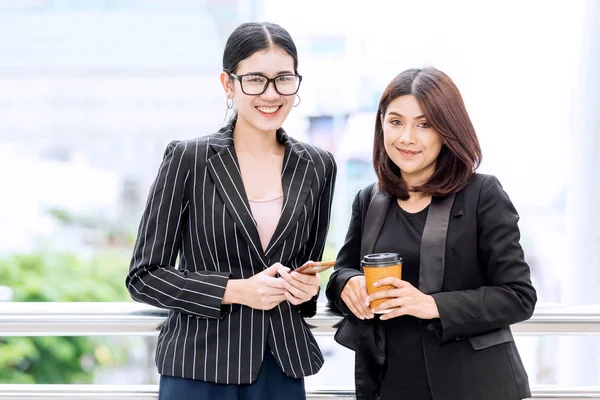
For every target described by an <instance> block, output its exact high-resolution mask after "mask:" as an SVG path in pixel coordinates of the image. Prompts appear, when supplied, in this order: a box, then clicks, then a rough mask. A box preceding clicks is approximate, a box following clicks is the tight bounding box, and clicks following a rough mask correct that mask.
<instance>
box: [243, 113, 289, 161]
mask: <svg viewBox="0 0 600 400" xmlns="http://www.w3.org/2000/svg"><path fill="white" fill-rule="evenodd" d="M233 143H234V144H235V148H236V150H238V151H249V152H252V153H255V154H257V153H258V154H265V153H278V151H277V150H278V149H279V147H280V144H279V142H277V133H276V132H275V131H261V130H258V129H256V128H254V127H251V126H248V125H247V124H244V123H243V122H242V121H241V120H239V119H238V121H237V123H236V124H235V128H234V129H233Z"/></svg>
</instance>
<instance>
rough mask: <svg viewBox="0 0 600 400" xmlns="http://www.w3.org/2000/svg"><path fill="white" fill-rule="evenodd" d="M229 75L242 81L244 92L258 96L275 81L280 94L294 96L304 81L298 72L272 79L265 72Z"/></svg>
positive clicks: (274, 83)
mask: <svg viewBox="0 0 600 400" xmlns="http://www.w3.org/2000/svg"><path fill="white" fill-rule="evenodd" d="M229 76H231V77H232V78H233V79H237V80H238V81H240V86H241V87H242V92H244V94H247V95H250V96H258V95H261V94H263V93H264V92H266V91H267V87H268V86H269V83H270V82H273V86H274V87H275V90H276V91H277V93H279V94H280V95H282V96H292V95H294V94H296V93H298V89H300V82H302V76H301V75H298V74H282V75H277V76H276V77H275V78H272V79H271V78H267V77H266V76H264V75H263V74H244V75H236V74H229Z"/></svg>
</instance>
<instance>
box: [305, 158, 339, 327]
mask: <svg viewBox="0 0 600 400" xmlns="http://www.w3.org/2000/svg"><path fill="white" fill-rule="evenodd" d="M327 155H328V158H327V159H325V168H324V171H325V174H324V177H323V189H322V190H321V191H320V195H319V196H320V197H319V200H318V201H317V202H316V204H317V209H316V210H315V214H314V217H313V223H312V224H311V227H312V230H311V233H310V236H309V237H308V240H307V242H306V244H305V248H306V249H307V251H306V253H305V254H306V257H305V259H306V260H307V261H309V260H312V261H319V260H321V258H322V257H323V251H324V250H325V242H326V239H327V233H328V231H329V223H330V220H331V204H332V201H333V192H334V188H335V180H336V178H337V165H336V163H335V159H334V158H333V155H332V154H331V153H330V152H327ZM318 298H319V293H317V295H316V296H314V297H313V298H312V299H311V300H309V301H307V302H304V303H302V304H300V306H299V312H300V315H302V316H303V317H307V318H310V317H314V316H315V314H316V313H317V299H318Z"/></svg>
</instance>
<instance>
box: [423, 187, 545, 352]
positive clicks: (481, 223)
mask: <svg viewBox="0 0 600 400" xmlns="http://www.w3.org/2000/svg"><path fill="white" fill-rule="evenodd" d="M518 220H519V215H518V214H517V211H516V210H515V207H514V206H513V204H512V202H511V201H510V199H509V198H508V195H507V194H506V192H504V190H503V189H502V186H501V185H500V182H498V180H497V179H496V178H495V177H493V176H487V177H486V178H485V179H484V181H483V182H482V185H481V189H480V193H479V201H478V206H477V230H478V235H477V246H478V256H479V263H480V267H481V268H482V270H483V273H484V275H485V277H486V282H487V286H483V287H480V288H478V289H475V290H463V291H453V292H441V293H436V294H433V298H434V299H435V302H436V305H437V307H438V310H439V313H440V322H441V325H442V341H447V340H453V339H454V338H456V337H468V336H473V335H477V334H480V333H484V332H487V331H491V330H494V329H498V328H501V327H506V326H509V325H511V324H514V323H517V322H521V321H524V320H526V319H529V318H530V317H531V315H532V314H533V310H534V307H535V304H536V302H537V295H536V291H535V289H534V287H533V285H532V284H531V277H530V269H529V265H527V263H526V262H525V257H524V254H523V249H522V248H521V245H520V244H519V239H520V232H519V228H518V226H517V222H518Z"/></svg>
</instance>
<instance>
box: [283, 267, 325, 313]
mask: <svg viewBox="0 0 600 400" xmlns="http://www.w3.org/2000/svg"><path fill="white" fill-rule="evenodd" d="M279 276H281V279H283V286H284V288H285V290H286V292H285V293H284V295H285V297H286V299H287V300H288V301H289V302H290V303H292V304H294V305H296V306H297V305H298V304H302V303H304V302H307V301H308V300H310V299H312V298H313V297H315V296H316V294H317V293H319V287H320V286H321V279H320V278H319V274H303V273H298V272H291V273H289V272H287V271H286V270H281V271H279Z"/></svg>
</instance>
